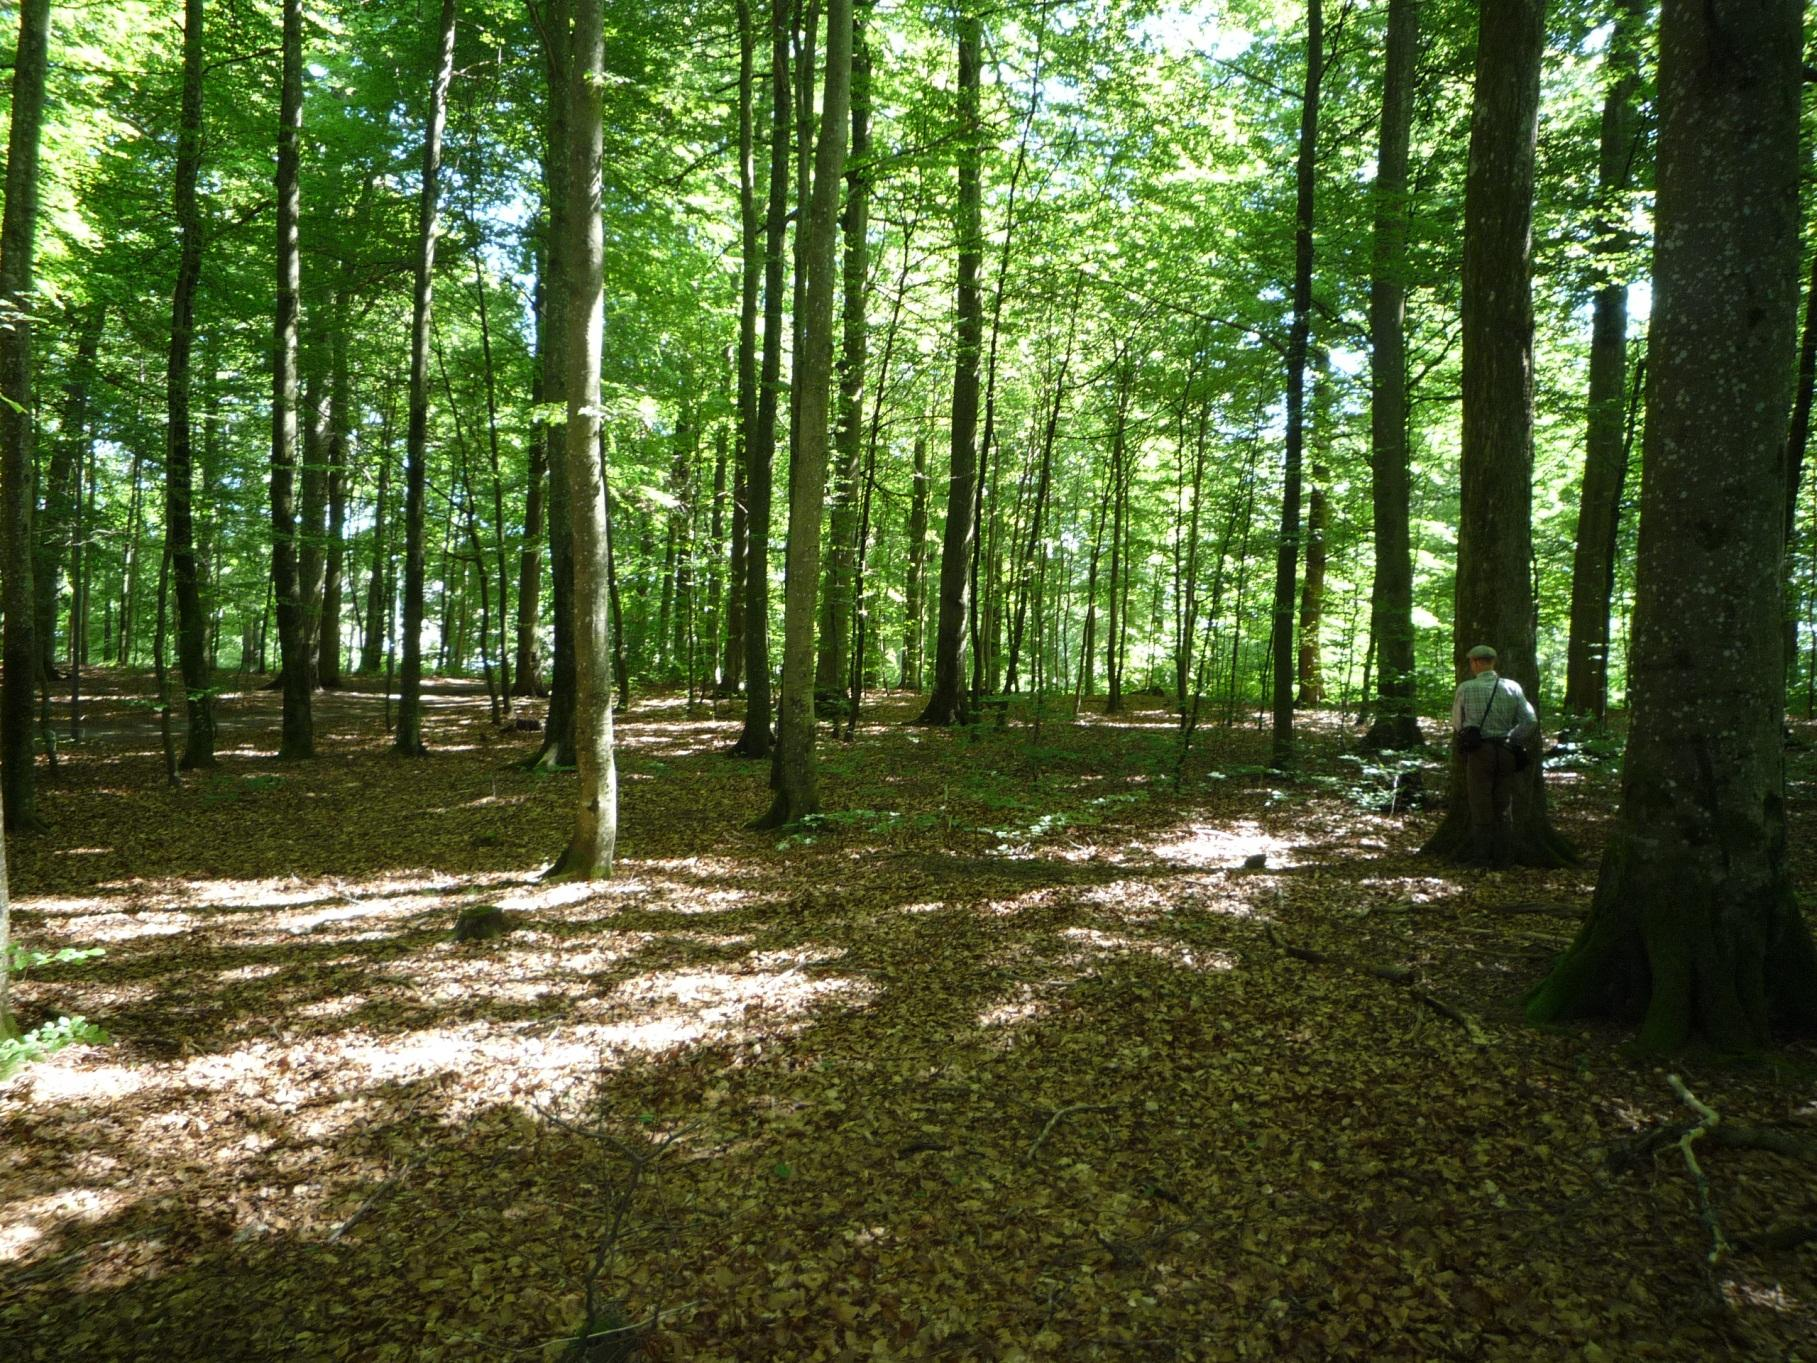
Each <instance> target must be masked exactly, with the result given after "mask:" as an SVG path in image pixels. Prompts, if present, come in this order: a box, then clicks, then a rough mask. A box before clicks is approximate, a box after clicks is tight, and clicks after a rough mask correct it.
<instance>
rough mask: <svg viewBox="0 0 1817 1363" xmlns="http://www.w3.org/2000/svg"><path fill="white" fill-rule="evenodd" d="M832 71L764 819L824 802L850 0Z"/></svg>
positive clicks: (838, 13) (817, 166)
mask: <svg viewBox="0 0 1817 1363" xmlns="http://www.w3.org/2000/svg"><path fill="white" fill-rule="evenodd" d="M826 22H827V34H826V75H825V79H824V81H823V84H822V91H821V118H820V134H819V136H818V138H816V140H815V147H814V183H813V189H812V191H811V196H810V199H809V202H808V203H807V204H805V205H804V208H805V209H806V214H805V220H806V243H805V248H804V251H803V262H804V264H805V265H806V268H807V314H806V316H805V317H803V319H802V328H801V335H802V342H803V348H802V352H801V357H800V361H799V363H798V365H797V368H796V378H795V388H796V401H797V403H798V404H799V413H800V421H799V426H800V431H799V435H798V437H797V442H796V446H795V451H794V455H793V459H792V462H791V466H790V475H789V552H788V579H787V582H788V585H787V591H786V594H785V598H784V614H783V649H782V709H781V717H780V722H779V723H778V725H777V736H776V738H777V762H776V778H777V780H776V794H775V798H774V800H773V801H772V803H771V805H770V809H769V812H768V813H767V814H765V815H764V816H763V818H761V819H760V820H758V827H760V828H779V827H781V826H782V825H784V824H789V823H795V822H798V821H799V820H801V819H803V818H805V817H806V816H807V815H809V814H814V813H818V812H819V809H820V789H819V782H818V777H817V773H816V768H815V762H814V616H815V609H814V607H815V595H816V592H817V590H818V588H819V585H820V516H821V511H822V509H823V503H824V502H825V499H826V475H827V413H828V408H829V406H830V398H831V387H832V371H833V294H834V292H835V288H834V281H835V275H836V270H835V256H836V254H837V251H836V248H837V245H838V240H839V186H840V181H841V180H842V179H844V177H845V149H846V120H847V118H848V116H849V104H850V98H851V77H852V0H830V3H829V4H828V6H827V16H826Z"/></svg>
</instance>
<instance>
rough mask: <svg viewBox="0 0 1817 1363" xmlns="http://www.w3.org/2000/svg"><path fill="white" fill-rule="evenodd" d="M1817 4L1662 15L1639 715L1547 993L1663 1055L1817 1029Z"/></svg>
mask: <svg viewBox="0 0 1817 1363" xmlns="http://www.w3.org/2000/svg"><path fill="white" fill-rule="evenodd" d="M1802 10H1803V6H1802V4H1800V3H1799V0H1761V2H1760V3H1756V4H1750V5H1709V4H1702V3H1694V2H1693V0H1667V3H1666V5H1665V7H1664V11H1663V18H1662V24H1661V34H1660V106H1661V116H1662V122H1661V129H1660V139H1659V198H1658V222H1659V237H1658V245H1657V247H1656V248H1655V263H1654V270H1653V278H1654V304H1653V319H1652V325H1651V334H1652V344H1651V346H1650V347H1649V350H1650V353H1651V355H1652V357H1653V358H1652V364H1651V366H1650V369H1651V373H1650V374H1649V375H1648V389H1647V408H1648V413H1649V415H1648V420H1647V433H1646V444H1645V453H1644V458H1643V464H1642V467H1643V474H1642V481H1643V486H1642V490H1641V509H1640V550H1639V557H1638V566H1637V579H1636V594H1635V603H1634V636H1633V638H1634V642H1633V654H1632V657H1633V682H1632V696H1633V704H1632V712H1633V727H1632V729H1631V730H1630V735H1629V739H1628V748H1627V754H1626V758H1625V761H1624V763H1623V768H1622V803H1621V813H1620V816H1619V818H1618V821H1617V824H1616V828H1615V831H1614V833H1613V835H1612V836H1611V838H1610V841H1609V847H1608V850H1607V852H1606V853H1605V854H1604V857H1603V863H1602V869H1601V872H1600V874H1599V876H1598V878H1597V886H1596V899H1595V902H1594V904H1593V906H1592V908H1591V911H1590V918H1589V921H1588V922H1587V923H1586V924H1585V925H1584V928H1583V930H1582V932H1580V933H1579V935H1578V938H1577V941H1576V942H1575V943H1574V944H1573V946H1572V948H1571V950H1570V951H1569V952H1567V953H1566V955H1565V956H1564V958H1563V959H1562V960H1561V961H1560V962H1559V964H1558V966H1557V968H1556V969H1555V970H1554V971H1553V973H1552V975H1551V977H1550V978H1549V979H1548V980H1546V982H1545V983H1544V984H1543V985H1541V986H1540V987H1539V989H1538V990H1536V991H1535V993H1534V995H1533V996H1532V998H1531V999H1530V1000H1529V1003H1528V1012H1529V1015H1530V1016H1531V1017H1533V1018H1534V1019H1535V1020H1539V1021H1549V1020H1552V1019H1555V1018H1560V1017H1567V1016H1571V1015H1574V1014H1580V1013H1591V1012H1603V1011H1613V1012H1615V1013H1617V1014H1618V1015H1621V1016H1640V1017H1642V1019H1643V1020H1642V1022H1641V1029H1640V1041H1641V1043H1642V1045H1643V1046H1645V1047H1648V1048H1650V1049H1656V1050H1669V1049H1672V1048H1675V1047H1677V1046H1679V1045H1681V1044H1683V1043H1684V1042H1685V1041H1687V1040H1689V1039H1690V1038H1691V1037H1692V1036H1693V1035H1696V1036H1701V1037H1702V1038H1704V1039H1706V1040H1708V1041H1710V1042H1712V1043H1714V1044H1715V1045H1716V1046H1718V1047H1720V1048H1722V1049H1726V1050H1754V1049H1757V1048H1759V1047H1761V1046H1764V1045H1765V1044H1767V1042H1768V1040H1769V1039H1770V1035H1771V1028H1772V1027H1773V1025H1774V1024H1776V1023H1779V1024H1785V1025H1790V1026H1795V1027H1801V1028H1807V1029H1808V1028H1813V1027H1817V952H1814V951H1813V949H1812V944H1811V933H1810V928H1809V926H1808V925H1807V924H1806V922H1805V920H1804V919H1803V917H1802V916H1801V914H1800V912H1799V908H1798V905H1797V902H1796V900H1795V899H1794V898H1793V894H1792V881H1791V876H1790V870H1789V867H1788V864H1787V861H1786V816H1785V790H1784V782H1785V772H1784V753H1783V735H1782V729H1781V725H1782V722H1783V716H1784V703H1785V682H1784V677H1785V674H1784V671H1783V667H1782V658H1781V649H1782V641H1781V634H1780V618H1779V582H1780V575H1779V568H1780V546H1781V542H1782V540H1783V537H1784V530H1783V517H1784V487H1785V485H1784V470H1783V468H1782V467H1781V461H1782V458H1783V454H1784V441H1785V413H1786V408H1787V402H1788V401H1789V399H1790V397H1791V387H1790V383H1791V378H1792V374H1791V368H1790V363H1789V361H1790V357H1791V355H1792V353H1793V351H1792V342H1793V333H1794V327H1795V325H1796V313H1797V287H1796V273H1797V265H1798V191H1797V184H1798V163H1797V162H1798V114H1799V81H1800V70H1799V55H1798V54H1799V30H1800V19H1801V14H1802ZM1711 640H1720V641H1721V646H1720V647H1711V646H1710V641H1711Z"/></svg>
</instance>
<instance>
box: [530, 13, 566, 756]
mask: <svg viewBox="0 0 1817 1363" xmlns="http://www.w3.org/2000/svg"><path fill="white" fill-rule="evenodd" d="M573 12H574V5H573V0H549V3H548V4H547V6H546V7H545V9H544V18H543V32H544V35H545V40H546V47H545V49H544V57H545V60H546V65H547V72H546V74H547V82H546V83H547V86H548V92H549V109H548V121H549V128H548V136H547V138H546V139H545V141H544V144H543V181H544V193H545V195H546V197H547V200H548V208H549V222H548V233H549V235H548V249H547V252H546V259H545V261H544V266H543V268H544V273H545V275H546V276H547V277H548V278H549V279H550V280H551V281H553V283H554V285H555V287H554V288H552V289H550V290H549V291H547V293H546V294H545V296H544V299H543V303H544V318H543V340H544V351H543V354H542V355H541V356H540V359H541V361H542V379H543V402H544V404H545V406H547V405H551V404H553V405H556V406H559V407H560V408H561V410H563V411H564V412H565V411H566V410H567V391H568V389H567V383H568V300H567V299H566V298H565V297H563V294H562V291H563V290H564V289H565V288H566V287H567V280H568V279H569V277H570V274H571V271H570V270H569V267H568V255H569V253H570V251H571V250H572V244H571V243H572V238H573V236H574V232H573V230H572V228H571V226H570V223H569V220H568V188H567V186H568V140H569V139H568V112H569V111H568V93H567V92H568V68H569V66H570V65H571V64H572V62H573V51H572V46H571V40H570V37H569V27H570V20H571V18H572V16H573ZM565 430H566V427H565V426H564V425H562V424H561V423H557V424H556V425H554V426H552V427H551V429H550V431H549V443H548V449H549V597H550V602H549V604H550V608H551V610H552V612H553V614H554V618H555V630H554V638H553V641H552V643H553V647H552V649H551V652H550V660H549V662H550V667H549V709H548V713H547V718H546V719H545V721H544V724H543V745H542V749H541V751H540V752H538V754H537V755H536V757H535V758H534V759H533V765H536V766H539V767H549V766H554V767H572V766H573V765H575V760H576V759H575V753H574V688H575V684H576V683H575V674H574V554H573V527H574V519H573V516H572V514H571V506H570V503H571V500H572V499H571V498H570V496H569V478H568V446H567V437H566V435H565V434H564V432H565Z"/></svg>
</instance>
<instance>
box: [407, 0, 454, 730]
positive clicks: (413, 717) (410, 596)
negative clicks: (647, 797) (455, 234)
mask: <svg viewBox="0 0 1817 1363" xmlns="http://www.w3.org/2000/svg"><path fill="white" fill-rule="evenodd" d="M454 26H455V0H442V13H441V24H440V27H439V29H438V32H439V34H440V37H441V42H440V48H439V56H438V57H437V60H436V65H435V75H434V77H433V78H432V80H431V82H430V87H429V119H428V127H427V129H426V130H425V132H424V134H423V179H422V186H421V189H420V191H419V195H418V199H417V239H416V259H415V265H416V287H415V290H414V296H413V302H412V312H411V323H410V419H409V425H408V427H407V428H406V434H405V446H404V657H403V664H402V667H401V668H400V670H399V677H398V702H397V738H396V741H395V744H394V746H395V747H396V749H397V751H398V752H400V753H403V754H405V755H406V756H416V755H419V754H421V753H422V752H423V713H422V707H423V504H424V494H425V484H426V481H427V477H428V472H427V470H428V460H429V343H430V328H431V316H432V309H433V307H434V288H435V239H436V217H437V213H438V211H439V209H440V206H441V172H442V128H443V126H444V124H445V123H446V121H447V117H448V82H449V80H450V79H451V78H452V76H453V72H454Z"/></svg>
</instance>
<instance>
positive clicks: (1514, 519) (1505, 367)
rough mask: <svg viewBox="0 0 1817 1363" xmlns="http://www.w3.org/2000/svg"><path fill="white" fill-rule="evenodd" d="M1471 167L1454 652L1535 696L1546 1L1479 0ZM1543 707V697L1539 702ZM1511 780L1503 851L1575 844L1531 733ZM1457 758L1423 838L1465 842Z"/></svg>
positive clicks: (1556, 861) (1522, 856) (1459, 845)
mask: <svg viewBox="0 0 1817 1363" xmlns="http://www.w3.org/2000/svg"><path fill="white" fill-rule="evenodd" d="M1480 13H1481V29H1480V33H1479V36H1478V41H1477V58H1476V96H1475V100H1474V103H1473V106H1472V111H1471V118H1470V170H1469V175H1468V177H1467V179H1466V182H1465V187H1464V270H1463V380H1464V382H1463V388H1464V447H1463V458H1462V461H1461V466H1460V469H1459V486H1460V509H1459V514H1458V542H1457V581H1456V607H1455V619H1454V634H1453V640H1452V646H1453V657H1454V659H1455V662H1456V665H1457V671H1458V675H1459V676H1460V677H1461V676H1463V674H1464V672H1465V671H1466V665H1465V662H1464V654H1465V653H1466V651H1468V650H1469V649H1470V648H1471V647H1473V646H1474V645H1476V644H1481V643H1487V644H1491V645H1493V646H1494V647H1495V648H1496V649H1498V650H1499V651H1500V654H1501V658H1500V663H1499V666H1498V669H1497V670H1498V671H1499V672H1500V673H1501V675H1503V676H1505V677H1511V678H1513V680H1515V681H1517V682H1519V683H1520V685H1521V688H1522V690H1524V691H1525V692H1526V693H1527V696H1528V698H1529V699H1531V700H1532V701H1533V703H1534V705H1535V706H1536V707H1538V706H1539V703H1540V700H1539V663H1538V658H1537V656H1536V650H1535V639H1534V612H1533V577H1532V564H1531V556H1532V552H1533V509H1532V492H1533V490H1532V482H1533V301H1532V279H1531V267H1532V240H1533V230H1532V228H1533V172H1534V152H1535V147H1536V143H1537V138H1538V130H1539V65H1540V57H1541V54H1542V53H1543V52H1544V50H1545V18H1546V6H1545V0H1503V2H1502V3H1498V4H1495V5H1486V6H1484V7H1483V8H1482V10H1481V11H1480ZM1542 714H1543V710H1542ZM1528 747H1529V751H1530V752H1531V753H1532V755H1533V761H1532V762H1531V763H1530V764H1529V765H1528V767H1527V770H1526V771H1525V772H1524V773H1522V774H1521V775H1519V776H1518V777H1517V778H1516V779H1515V793H1514V828H1513V832H1512V836H1511V839H1510V843H1509V848H1508V851H1509V855H1510V856H1511V857H1512V859H1513V860H1514V861H1516V862H1517V863H1519V864H1522V865H1530V866H1557V865H1561V864H1565V863H1567V862H1569V861H1572V860H1575V853H1574V852H1573V851H1572V849H1571V848H1570V846H1569V844H1567V843H1566V842H1565V841H1564V839H1563V838H1561V837H1560V836H1559V835H1558V834H1557V833H1556V832H1555V831H1554V830H1553V828H1552V826H1551V823H1550V821H1549V820H1548V818H1547V816H1546V796H1545V782H1544V778H1543V775H1542V768H1543V766H1544V764H1543V762H1542V761H1541V760H1540V754H1541V752H1542V750H1543V745H1542V743H1541V742H1540V740H1539V738H1538V737H1535V738H1534V740H1533V741H1532V742H1531V743H1530V744H1529V745H1528ZM1469 833H1470V812H1469V808H1468V805H1467V802H1466V799H1465V791H1464V775H1463V761H1462V759H1461V756H1460V755H1459V754H1457V753H1455V752H1454V753H1453V757H1452V762H1451V773H1450V782H1449V790H1448V796H1447V804H1446V810H1445V815H1444V818H1443V819H1442V820H1441V821H1440V823H1439V826H1438V828H1437V829H1436V830H1435V831H1434V832H1433V834H1432V836H1431V837H1430V838H1428V839H1427V841H1426V845H1425V847H1424V849H1423V850H1424V851H1426V852H1428V853H1430V854H1433V855H1438V856H1454V857H1455V856H1463V855H1466V854H1467V853H1468V851H1469V849H1470V839H1469Z"/></svg>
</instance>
